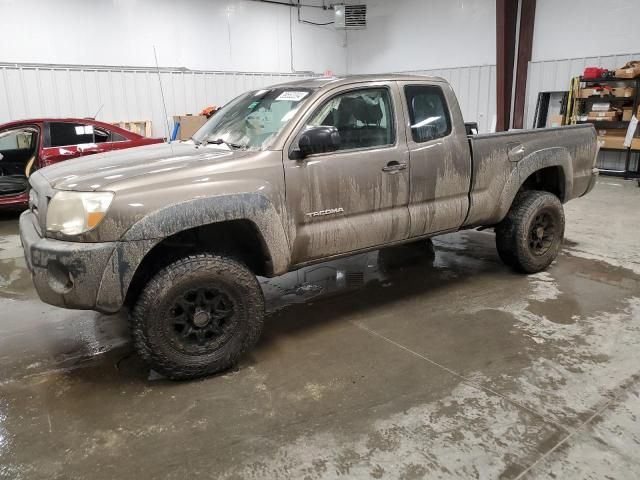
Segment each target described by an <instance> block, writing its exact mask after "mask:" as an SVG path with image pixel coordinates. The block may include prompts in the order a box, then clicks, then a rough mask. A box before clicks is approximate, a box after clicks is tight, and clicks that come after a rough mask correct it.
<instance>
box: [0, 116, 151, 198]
mask: <svg viewBox="0 0 640 480" xmlns="http://www.w3.org/2000/svg"><path fill="white" fill-rule="evenodd" d="M162 142H163V140H162V139H160V138H147V137H143V136H141V135H138V134H136V133H133V132H130V131H128V130H124V129H122V128H119V127H116V126H114V125H110V124H108V123H103V122H98V121H96V120H91V119H80V118H64V119H59V118H55V119H54V118H39V119H33V120H20V121H16V122H10V123H5V124H3V125H0V209H6V208H10V207H13V208H26V207H27V204H28V200H29V199H28V195H27V186H28V181H27V178H28V177H29V176H30V175H31V174H32V173H33V172H34V171H36V170H38V169H40V168H42V167H46V166H48V165H52V164H54V163H58V162H61V161H63V160H69V159H70V158H77V157H81V156H85V155H92V154H94V153H104V152H109V151H111V150H121V149H124V148H132V147H139V146H142V145H150V144H152V143H162Z"/></svg>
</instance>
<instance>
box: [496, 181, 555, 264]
mask: <svg viewBox="0 0 640 480" xmlns="http://www.w3.org/2000/svg"><path fill="white" fill-rule="evenodd" d="M563 237H564V210H563V208H562V203H561V202H560V200H559V199H558V197H556V196H555V195H553V194H551V193H549V192H542V191H528V192H523V193H520V194H518V196H517V197H516V198H515V200H514V201H513V204H512V205H511V208H510V210H509V213H508V214H507V216H506V217H505V219H504V220H503V221H502V222H500V224H498V226H497V227H496V247H497V249H498V254H499V255H500V258H501V259H502V261H503V262H504V263H506V264H507V265H509V266H511V267H512V268H514V269H516V270H518V271H520V272H524V273H535V272H539V271H541V270H544V269H545V268H547V267H548V266H549V265H550V264H551V262H553V260H555V258H556V257H557V256H558V252H559V251H560V247H561V245H562V239H563Z"/></svg>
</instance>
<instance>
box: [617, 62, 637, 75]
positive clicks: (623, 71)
mask: <svg viewBox="0 0 640 480" xmlns="http://www.w3.org/2000/svg"><path fill="white" fill-rule="evenodd" d="M616 77H618V78H636V77H640V62H638V61H635V62H629V63H627V64H626V65H625V66H624V67H622V68H618V69H617V70H616Z"/></svg>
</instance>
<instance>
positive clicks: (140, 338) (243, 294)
mask: <svg viewBox="0 0 640 480" xmlns="http://www.w3.org/2000/svg"><path fill="white" fill-rule="evenodd" d="M201 285H207V286H211V287H210V288H214V289H216V288H218V289H219V291H220V292H223V294H224V295H226V297H225V298H228V299H230V302H231V304H232V308H231V311H232V312H233V313H231V314H229V318H231V319H232V320H230V322H232V323H233V329H232V331H231V332H230V333H228V335H229V338H228V340H227V341H225V342H224V343H221V344H219V345H214V346H215V348H213V346H211V345H204V346H203V345H200V344H198V345H194V346H193V349H194V350H198V352H197V353H195V354H194V353H193V352H191V351H187V352H185V351H184V350H183V349H182V345H179V344H177V343H176V339H175V338H173V336H175V337H176V338H177V337H178V334H177V333H175V332H173V331H171V330H170V328H175V327H170V326H169V325H170V322H172V317H173V316H174V315H175V310H172V308H174V307H173V306H174V305H175V302H176V300H175V299H178V300H177V301H180V299H181V298H182V297H181V295H187V293H185V292H190V291H194V290H197V291H198V292H199V291H200V290H201V288H200V286H201ZM207 288H209V287H207ZM178 308H179V307H178ZM192 317H193V318H192V323H193V322H195V317H194V316H192ZM263 319H264V297H263V294H262V290H261V288H260V285H259V283H258V281H257V279H256V277H255V275H254V274H253V273H252V272H251V271H250V270H249V269H248V268H247V267H246V266H244V265H243V264H242V263H240V262H238V261H236V260H233V259H230V258H227V257H221V256H217V255H212V254H199V255H191V256H188V257H185V258H182V259H180V260H177V261H175V262H174V263H172V264H170V265H169V266H167V267H166V268H164V269H162V270H161V271H160V272H158V273H157V274H156V275H154V276H153V278H151V280H150V281H149V282H148V283H147V285H146V286H145V288H144V289H143V291H142V293H141V294H140V296H139V297H138V299H137V301H136V303H135V305H134V307H133V309H132V311H131V317H130V322H131V330H132V336H133V341H134V345H135V349H136V351H137V352H138V354H139V355H140V356H141V357H142V359H143V360H145V361H146V362H147V363H148V364H149V365H150V366H151V368H153V369H154V370H156V371H157V372H158V373H161V374H162V375H165V376H166V377H168V378H171V379H176V380H179V379H188V378H195V377H200V376H204V375H210V374H213V373H217V372H221V371H224V370H226V369H228V368H230V367H231V366H233V365H234V364H235V363H236V362H237V361H238V359H239V358H240V357H241V356H242V355H243V354H244V353H245V352H247V351H248V350H249V349H251V348H252V347H253V346H254V345H255V343H256V342H257V340H258V338H259V337H260V333H261V332H262V325H263ZM189 328H190V329H191V328H194V329H195V327H189ZM190 331H191V330H190ZM198 339H199V337H198ZM182 340H184V339H182ZM223 340H224V339H223ZM198 341H199V340H198ZM216 341H217V340H216ZM176 345H178V346H176Z"/></svg>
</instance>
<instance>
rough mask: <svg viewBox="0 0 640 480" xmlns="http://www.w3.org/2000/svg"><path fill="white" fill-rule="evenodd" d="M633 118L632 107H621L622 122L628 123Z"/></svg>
mask: <svg viewBox="0 0 640 480" xmlns="http://www.w3.org/2000/svg"><path fill="white" fill-rule="evenodd" d="M632 116H633V107H623V108H622V121H623V122H628V121H630V120H631V117H632Z"/></svg>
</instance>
